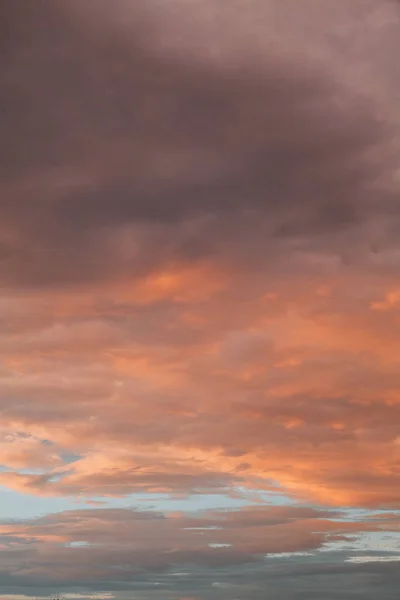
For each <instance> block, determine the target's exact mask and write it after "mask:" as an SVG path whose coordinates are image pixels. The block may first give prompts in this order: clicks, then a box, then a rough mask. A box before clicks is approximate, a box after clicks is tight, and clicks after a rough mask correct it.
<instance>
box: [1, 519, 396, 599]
mask: <svg viewBox="0 0 400 600" xmlns="http://www.w3.org/2000/svg"><path fill="white" fill-rule="evenodd" d="M338 514H339V513H335V512H334V511H325V510H319V509H312V508H307V507H271V508H253V509H247V510H244V511H233V512H229V511H228V512H225V511H217V512H215V513H207V512H205V513H198V514H195V515H168V514H166V515H163V514H162V513H152V512H149V511H136V510H127V509H122V510H121V509H97V510H92V509H89V510H85V511H68V512H64V513H59V514H56V515H47V516H46V517H42V518H39V519H36V520H30V521H20V522H9V523H6V524H4V523H3V524H2V527H3V528H4V526H6V527H7V531H8V534H7V535H6V536H4V537H3V539H2V542H4V541H6V540H12V541H13V544H14V545H13V546H12V547H10V548H7V547H6V548H4V547H3V549H2V550H1V554H2V573H1V576H0V585H1V587H2V589H3V590H7V591H8V590H12V593H18V591H20V590H26V589H27V587H28V586H30V589H31V591H30V592H28V594H30V593H33V591H34V592H35V594H39V593H40V592H39V590H41V589H49V587H50V586H53V587H54V586H55V585H57V586H58V589H60V590H61V591H63V592H64V591H65V592H66V591H69V592H71V591H79V592H82V591H83V592H85V591H87V593H89V590H90V591H92V592H93V591H95V590H101V591H111V592H112V593H114V594H116V595H117V597H118V598H121V599H125V593H128V592H130V593H135V594H137V595H138V597H140V598H142V597H143V598H152V597H153V594H155V596H154V597H157V595H156V594H157V593H159V592H161V593H162V594H163V597H166V598H175V597H176V596H177V595H182V597H183V596H185V597H187V596H191V597H193V596H194V597H199V598H223V597H225V594H228V596H229V597H230V595H231V594H232V593H234V594H235V597H236V596H239V597H242V596H241V595H242V594H245V597H246V598H255V599H258V598H262V597H264V596H263V594H265V589H266V587H267V588H268V593H269V594H270V595H271V597H272V598H278V597H282V594H284V597H288V598H297V597H305V598H306V597H314V596H315V597H317V594H318V593H319V594H321V593H322V591H324V592H325V591H326V590H330V591H329V593H331V596H329V595H328V596H327V597H329V598H332V599H335V600H336V598H338V599H341V598H343V599H344V598H349V597H355V598H357V597H364V598H369V597H370V596H369V594H371V598H372V597H373V596H372V590H375V591H376V590H377V589H378V588H377V586H378V585H379V591H380V594H381V596H382V597H383V598H386V597H387V598H388V599H389V598H391V597H392V595H391V594H393V593H394V591H395V590H396V585H397V583H398V570H395V568H394V565H393V564H390V563H376V564H374V565H373V566H372V568H368V567H371V565H359V564H350V563H346V562H345V560H346V558H347V557H348V556H349V552H346V551H345V550H343V549H342V550H341V551H339V552H338V551H332V552H318V551H317V550H318V548H320V547H321V544H323V542H324V540H325V539H330V538H332V529H331V531H330V532H328V534H325V535H324V534H315V533H311V532H312V531H315V530H316V529H317V528H318V527H319V528H320V529H322V530H323V529H327V530H329V528H332V526H333V525H334V522H333V521H331V520H330V519H331V518H333V519H335V517H336V516H338ZM342 516H343V515H342ZM308 520H310V523H309V524H307V522H308ZM285 522H286V524H287V523H291V524H292V525H293V524H296V527H295V528H291V529H290V535H291V540H289V538H286V533H285V531H286V530H285V527H286V525H285ZM231 524H235V527H234V530H232V529H231V528H230V525H231ZM355 524H356V526H357V527H359V528H360V529H363V528H368V527H369V526H370V524H369V522H368V520H366V521H364V522H362V521H360V522H359V524H357V523H355ZM352 525H354V523H353V524H351V523H349V522H347V523H344V522H342V523H336V524H335V525H334V530H335V532H336V534H338V533H340V531H341V529H342V530H346V528H348V527H349V526H352ZM199 527H200V529H199ZM297 527H299V529H297ZM299 534H300V535H299ZM226 536H228V537H226ZM334 537H338V535H336V536H334ZM216 540H223V541H224V542H227V541H229V542H230V543H231V544H232V546H231V547H226V548H222V547H220V548H215V547H214V548H213V547H210V544H212V543H214V542H216ZM77 541H86V542H88V543H89V545H87V546H81V547H78V546H75V547H71V546H69V544H70V543H71V542H77ZM295 548H297V549H299V550H300V549H302V550H304V549H308V550H311V554H310V555H307V556H301V555H300V556H291V555H290V554H288V556H287V557H285V556H283V557H267V558H265V557H264V554H265V552H268V551H276V552H282V551H283V552H286V551H289V552H290V551H291V550H294V549H295ZM13 586H15V587H13ZM25 593H26V592H25ZM306 593H308V594H309V596H307V595H306ZM279 594H280V596H279ZM296 594H298V595H296ZM346 594H347V595H346ZM363 594H364V595H363ZM385 594H387V596H385ZM45 595H47V593H46V594H45ZM324 597H325V596H324Z"/></svg>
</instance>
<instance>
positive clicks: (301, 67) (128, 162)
mask: <svg viewBox="0 0 400 600" xmlns="http://www.w3.org/2000/svg"><path fill="white" fill-rule="evenodd" d="M2 4H3V6H2V11H3V17H4V18H3V19H2V23H3V25H2V26H3V28H4V30H5V31H6V35H4V36H3V40H2V44H3V52H2V57H3V58H2V62H1V69H2V72H3V82H4V83H3V89H4V93H3V94H4V96H3V97H4V99H3V103H4V109H3V110H2V116H1V119H2V121H1V128H2V132H3V135H2V141H1V144H2V147H1V156H2V160H1V161H0V162H1V165H2V181H1V185H2V197H3V199H4V200H3V205H2V208H1V216H2V220H3V222H4V223H5V226H6V231H5V232H4V234H2V237H3V240H2V243H1V255H2V261H1V266H0V269H1V277H2V280H3V282H5V283H12V282H16V283H20V284H35V283H39V284H40V283H41V284H43V283H47V284H48V283H57V282H58V283H60V282H63V281H64V282H68V281H70V282H71V281H79V280H86V281H87V280H88V279H98V278H104V277H105V278H108V277H112V276H114V275H116V274H120V273H127V272H128V273H131V274H132V273H135V272H138V271H139V272H143V271H146V270H149V269H152V268H153V267H154V266H155V265H156V264H159V263H160V262H163V261H165V260H168V259H169V260H177V259H181V260H182V259H183V260H196V259H197V258H199V257H203V256H204V255H208V254H209V253H211V254H213V255H215V254H217V255H218V254H221V253H224V252H226V251H227V247H228V248H229V250H228V255H229V254H230V253H231V254H232V253H233V254H234V253H235V250H234V246H235V245H237V244H234V243H233V238H235V240H234V241H235V243H236V242H237V237H236V233H237V229H238V227H237V225H235V223H239V224H240V227H239V237H240V238H241V239H242V241H243V242H244V243H246V242H247V240H248V239H249V236H250V235H251V234H252V233H253V235H254V226H255V224H256V223H257V228H258V229H257V236H259V239H260V242H259V244H258V246H257V247H255V248H254V251H256V252H257V253H258V254H261V256H264V255H265V252H266V251H268V250H269V251H271V248H270V246H269V244H270V243H271V242H268V240H271V239H272V240H273V239H274V238H275V237H276V236H278V237H281V236H289V237H293V236H298V235H302V236H304V235H306V236H311V237H315V236H316V235H317V236H318V235H321V233H322V234H326V233H327V232H336V233H337V232H342V231H347V230H348V229H349V228H350V229H351V228H352V227H354V225H356V224H359V223H360V222H363V221H364V220H365V219H367V218H368V215H369V216H371V215H374V216H376V211H378V213H380V214H382V211H383V214H386V212H385V211H388V210H389V207H390V206H391V205H392V202H393V201H392V199H391V194H390V193H389V191H386V192H383V191H382V190H378V189H376V186H375V183H376V181H377V179H379V177H381V176H382V174H384V173H385V172H386V171H387V170H389V171H390V169H391V168H392V163H391V161H392V158H391V156H390V143H391V142H392V138H393V136H395V133H396V132H395V130H394V129H393V121H390V119H382V116H381V114H380V108H379V105H377V102H376V99H375V98H374V97H369V96H368V95H366V94H365V93H362V91H359V92H358V93H357V91H355V90H353V89H351V88H350V87H349V85H348V83H346V81H344V80H343V81H341V80H340V77H339V76H338V73H339V71H340V64H339V65H336V72H335V69H334V68H333V66H332V64H334V63H332V61H331V62H329V61H328V62H326V63H324V61H321V60H317V59H313V58H312V57H310V55H309V53H307V52H306V51H305V50H304V51H303V52H302V49H301V47H300V46H299V47H298V48H297V55H296V54H293V52H292V53H290V52H286V53H284V52H283V51H282V49H281V48H280V47H278V48H277V47H275V46H274V44H273V43H271V45H270V48H268V44H266V45H265V48H264V53H263V54H262V55H261V56H260V58H259V60H258V61H253V62H251V61H250V60H246V61H244V62H243V61H242V62H238V63H237V64H235V60H233V59H232V60H231V63H229V61H228V63H227V64H225V63H224V62H223V61H222V64H219V63H216V64H215V65H214V64H213V63H212V61H211V62H210V61H208V62H204V61H203V62H202V61H200V60H195V59H194V57H193V56H192V57H191V56H190V55H189V54H188V55H185V52H184V48H185V45H184V43H183V42H182V53H181V55H179V53H177V52H175V53H171V52H168V51H165V52H164V53H163V52H162V47H163V46H162V44H161V42H160V40H157V38H156V37H154V31H153V30H154V26H153V29H151V28H150V25H149V23H150V22H151V19H150V20H149V18H147V20H146V19H144V17H143V11H144V9H143V7H142V6H141V5H140V4H139V5H138V8H137V9H135V8H132V7H129V10H131V11H132V15H131V20H130V21H129V27H124V28H123V27H122V26H120V27H116V26H115V23H114V24H113V26H111V25H110V26H106V25H105V23H106V19H107V16H103V17H102V16H101V12H102V10H104V6H103V5H102V7H103V8H102V10H100V9H99V10H98V11H96V9H95V5H94V4H93V3H88V5H87V7H86V8H87V10H86V11H83V12H84V13H85V14H80V12H81V11H80V10H79V5H77V4H76V3H68V2H64V1H63V0H56V1H55V2H50V1H45V2H41V3H35V4H33V5H28V3H27V2H24V0H16V1H15V2H11V0H6V1H5V2H3V3H2ZM271 5H272V6H274V3H273V2H272V3H271ZM232 6H233V5H232ZM235 6H236V11H239V12H237V15H239V17H240V14H241V13H240V11H243V16H245V17H246V19H249V18H255V19H257V17H258V18H259V19H260V20H261V21H262V22H263V23H265V27H266V31H265V36H266V38H267V39H268V36H269V35H270V36H271V41H273V36H272V31H273V28H272V26H271V25H269V27H267V25H268V20H267V17H268V14H267V13H266V9H265V8H264V9H263V8H262V7H261V5H260V4H259V3H258V2H256V1H254V2H252V3H248V4H246V6H245V5H244V4H243V5H240V3H239V4H238V5H235ZM365 6H366V8H368V7H367V5H365ZM99 7H100V5H99ZM149 7H150V8H149V11H148V12H149V13H150V16H152V20H153V22H154V19H155V17H154V14H152V11H155V10H156V5H154V3H150V4H149ZM292 8H293V7H292ZM342 9H343V7H342ZM124 10H125V11H127V10H128V8H127V5H126V4H124V3H121V2H117V3H116V4H115V8H114V12H115V13H118V11H121V12H122V15H121V19H122V17H123V15H124V13H123V11H124ZM171 10H173V8H172V7H171ZM198 10H200V8H198ZM231 12H232V11H231V10H230V9H226V11H225V12H224V11H222V12H221V14H220V15H219V18H220V21H219V22H220V23H221V29H220V30H218V29H217V30H215V29H214V30H213V35H214V37H211V40H209V37H207V36H209V32H208V31H207V30H205V31H204V33H203V41H204V44H207V43H208V42H209V43H210V44H211V43H212V44H215V43H216V42H217V40H218V39H219V40H220V42H219V44H220V46H221V52H222V53H223V51H224V48H225V46H226V45H227V42H226V41H225V39H226V38H227V39H228V40H229V31H227V30H226V29H225V28H224V22H226V23H229V22H230V19H232V15H231ZM314 12H315V10H314ZM365 12H366V15H364V18H366V17H368V16H369V12H368V11H365ZM237 15H236V17H235V18H236V21H237V18H238V16H237ZM199 16H201V15H200V13H199ZM269 16H271V15H269ZM350 16H351V15H349V17H350ZM313 17H315V18H316V22H317V25H316V30H317V33H318V35H323V34H324V33H326V34H328V31H327V30H326V27H327V23H325V22H322V23H320V25H319V27H318V12H316V13H315V15H314V13H311V15H310V18H311V19H312V18H313ZM276 18H277V17H276ZM224 19H225V21H224ZM156 21H157V20H156ZM278 21H279V20H278ZM278 21H277V23H278ZM287 21H289V22H290V17H289V16H288V17H287ZM234 22H235V21H234ZM158 25H159V26H160V23H158ZM161 25H162V23H161ZM182 26H183V25H182ZM152 32H153V34H152ZM151 34H152V35H151ZM146 35H147V36H148V38H149V39H150V42H149V41H146ZM189 35H190V31H188V32H187V33H186V37H187V36H189ZM287 36H288V37H287V42H288V44H289V42H290V38H289V34H287ZM317 37H318V36H317ZM200 39H201V36H200ZM282 40H283V42H282V46H284V43H285V37H284V35H283V37H282ZM183 41H185V35H183ZM224 44H225V45H224ZM249 44H250V45H251V38H250V40H249ZM217 49H218V44H217ZM255 49H257V48H256V46H255ZM331 63H332V64H331ZM354 68H355V69H356V68H357V63H355V65H354ZM388 152H389V155H388ZM196 219H197V222H196ZM193 220H194V225H193ZM126 230H129V236H128V241H127V240H126V238H123V239H124V240H125V242H126V243H122V242H120V243H119V244H118V243H117V242H116V239H119V238H120V237H121V236H122V233H123V232H124V231H125V232H126ZM118 236H119V237H118ZM326 243H327V242H326V241H325V244H326Z"/></svg>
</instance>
